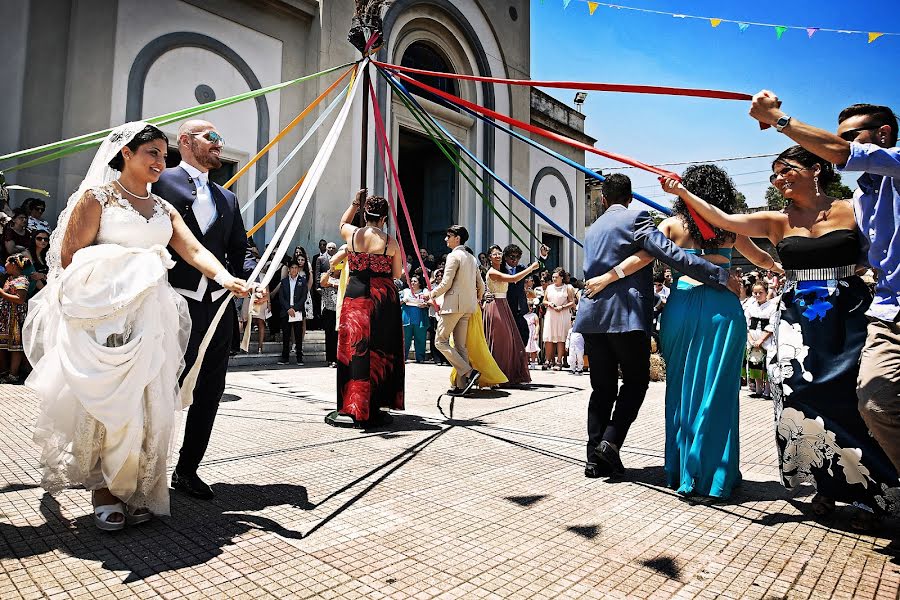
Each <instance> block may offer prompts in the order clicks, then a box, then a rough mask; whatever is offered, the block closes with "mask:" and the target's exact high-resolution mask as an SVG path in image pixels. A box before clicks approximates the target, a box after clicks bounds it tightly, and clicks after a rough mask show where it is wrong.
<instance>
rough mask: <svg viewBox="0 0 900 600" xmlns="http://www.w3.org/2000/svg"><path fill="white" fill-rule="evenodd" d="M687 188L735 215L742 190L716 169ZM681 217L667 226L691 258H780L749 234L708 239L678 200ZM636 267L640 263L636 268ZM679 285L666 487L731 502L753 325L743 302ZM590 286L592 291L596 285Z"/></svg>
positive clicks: (670, 353)
mask: <svg viewBox="0 0 900 600" xmlns="http://www.w3.org/2000/svg"><path fill="white" fill-rule="evenodd" d="M682 177H683V178H682V183H681V185H683V187H684V188H685V189H686V190H690V191H691V192H692V193H693V194H696V195H698V196H702V197H703V198H705V199H706V200H707V201H708V202H709V203H710V205H712V206H716V207H717V208H718V209H719V210H721V211H722V213H723V214H730V213H732V212H734V210H735V208H736V204H737V190H736V189H735V187H734V183H733V182H732V181H731V178H730V177H729V176H728V174H727V173H726V172H725V171H723V170H722V169H720V168H718V167H716V166H715V165H693V166H690V167H688V168H687V169H686V170H685V172H684V175H683V176H682ZM672 210H673V216H671V217H669V218H668V219H665V220H664V221H662V222H661V223H660V224H659V229H660V231H662V232H663V233H664V234H665V235H666V237H668V238H669V239H670V240H672V241H673V242H674V243H675V244H677V245H678V246H680V247H681V248H683V249H684V251H685V252H687V253H690V254H695V255H701V256H703V258H705V259H706V260H708V261H710V262H712V263H714V264H717V265H720V266H722V267H725V268H728V267H729V266H730V265H731V255H732V252H733V249H734V248H738V250H740V252H741V253H742V254H743V255H744V256H745V257H746V258H748V259H749V260H750V261H751V262H753V263H755V264H758V265H761V266H774V264H775V261H774V259H773V258H772V257H771V256H770V255H768V254H767V253H765V252H764V251H763V250H761V249H760V248H759V247H757V246H756V245H755V244H753V243H752V242H751V241H750V240H749V239H747V238H746V237H744V236H736V235H734V234H733V233H730V232H728V231H726V230H723V229H716V230H714V231H713V234H714V235H713V237H712V238H711V239H704V237H703V236H702V235H701V233H700V229H699V227H698V226H697V223H696V222H695V221H694V219H693V217H692V216H691V214H690V212H689V211H688V209H687V205H686V204H685V203H684V202H683V201H680V200H679V201H676V202H675V203H674V205H673V206H672ZM651 260H652V257H651V256H650V255H649V254H647V253H646V252H639V253H638V254H636V255H635V256H633V257H630V258H628V259H626V260H625V261H623V262H622V263H621V264H620V265H619V268H622V269H623V271H624V272H626V273H630V272H634V271H636V270H637V268H638V267H639V266H640V265H641V264H649V262H650V261H651ZM630 263H636V264H630ZM672 275H673V279H674V286H673V289H672V292H671V293H670V294H669V298H668V300H667V301H666V309H665V310H664V311H663V313H662V317H661V323H660V346H661V350H662V354H663V358H664V359H665V361H666V372H667V379H666V409H665V415H666V455H665V456H666V457H665V470H666V482H667V484H668V486H669V487H671V488H673V489H675V490H677V491H678V493H680V494H683V495H685V496H706V497H711V498H727V497H729V496H730V495H731V491H732V489H733V488H734V486H735V485H737V484H738V483H739V482H740V480H741V473H740V434H739V394H740V385H741V380H740V373H741V365H742V363H743V357H744V347H745V345H746V341H747V325H746V322H745V320H744V312H743V310H742V308H741V304H740V301H739V300H738V298H737V296H736V295H734V294H732V293H731V292H730V291H728V290H723V289H716V288H713V287H712V286H708V285H703V284H702V283H701V282H699V281H697V280H695V279H692V278H691V277H688V276H686V275H682V274H680V273H677V272H673V273H672ZM589 287H590V286H589Z"/></svg>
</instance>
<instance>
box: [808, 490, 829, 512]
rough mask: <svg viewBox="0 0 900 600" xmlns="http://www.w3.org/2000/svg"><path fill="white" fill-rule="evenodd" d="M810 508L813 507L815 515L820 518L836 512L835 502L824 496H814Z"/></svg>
mask: <svg viewBox="0 0 900 600" xmlns="http://www.w3.org/2000/svg"><path fill="white" fill-rule="evenodd" d="M810 506H812V511H813V514H815V515H816V516H818V517H827V516H828V515H830V514H831V513H833V512H834V500H833V499H831V498H829V497H827V496H823V495H822V494H816V495H815V496H813V499H812V502H810Z"/></svg>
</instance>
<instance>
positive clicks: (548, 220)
mask: <svg viewBox="0 0 900 600" xmlns="http://www.w3.org/2000/svg"><path fill="white" fill-rule="evenodd" d="M376 68H378V72H379V73H381V76H382V77H384V78H385V79H387V80H388V81H390V82H392V83H393V85H394V86H395V88H396V89H398V90H400V92H401V93H402V94H403V95H404V96H406V98H407V100H409V101H410V103H411V104H412V105H413V106H415V107H416V108H417V109H418V110H419V111H420V112H421V113H422V115H423V116H425V117H426V118H427V119H428V120H429V121H430V122H431V123H432V124H433V125H434V126H435V127H436V128H438V129H440V130H441V132H442V133H443V134H444V135H445V136H447V138H448V139H449V140H450V141H452V142H453V144H454V145H455V146H456V147H457V148H459V149H460V150H461V151H463V152H464V153H465V154H466V156H468V157H469V158H471V159H472V160H473V161H474V162H475V164H477V165H478V166H479V167H481V168H482V170H483V171H484V172H485V173H487V174H488V175H490V176H491V177H492V178H493V179H494V180H495V181H496V182H497V183H499V184H500V185H501V186H503V188H504V189H505V190H506V191H508V192H509V193H510V194H512V195H513V196H515V197H516V198H518V199H519V201H520V202H522V204H524V205H525V206H527V207H528V208H529V209H531V211H532V212H534V213H535V214H536V215H538V216H540V217H541V218H542V219H543V220H544V221H545V222H546V223H547V224H548V225H550V226H551V227H553V228H554V229H556V230H557V231H558V232H560V233H561V234H563V235H564V236H565V237H567V238H569V239H570V240H572V241H573V242H575V243H576V244H578V246H579V247H582V248H583V247H584V245H583V244H582V243H581V242H580V241H578V239H577V238H576V237H575V236H573V235H572V234H571V233H569V232H568V231H566V230H565V229H563V228H562V227H560V226H559V225H557V224H556V222H554V221H553V220H552V219H551V218H550V217H548V216H547V215H545V214H544V213H543V212H541V209H539V208H538V207H537V206H535V205H534V204H532V203H531V202H529V201H528V200H526V199H525V198H524V196H522V194H520V193H519V192H517V191H516V190H515V188H513V187H512V186H511V185H509V184H508V183H506V182H505V181H503V180H502V179H501V178H500V176H498V175H497V174H496V173H494V172H493V171H492V170H491V169H489V168H488V167H487V165H485V164H484V163H483V162H481V161H480V160H478V157H476V156H475V155H474V154H473V153H472V152H471V151H470V150H469V149H468V148H466V147H465V146H463V145H462V144H461V143H460V142H459V141H458V140H457V139H456V138H455V137H453V136H452V135H451V134H450V132H449V131H447V130H446V129H445V128H444V126H443V125H441V124H440V123H439V122H438V121H437V120H435V119H434V118H433V117H432V116H431V115H430V114H428V112H426V111H425V109H423V108H422V105H420V104H419V102H418V101H417V100H416V99H415V98H414V97H413V95H412V94H410V93H409V92H408V91H407V89H406V87H404V86H403V84H402V83H400V82H399V81H397V79H395V78H394V77H393V76H391V74H390V73H387V72H386V71H384V70H383V69H381V68H380V67H376Z"/></svg>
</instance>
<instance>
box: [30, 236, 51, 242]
mask: <svg viewBox="0 0 900 600" xmlns="http://www.w3.org/2000/svg"><path fill="white" fill-rule="evenodd" d="M34 240H35V241H36V242H49V241H50V238H45V237H36V238H34Z"/></svg>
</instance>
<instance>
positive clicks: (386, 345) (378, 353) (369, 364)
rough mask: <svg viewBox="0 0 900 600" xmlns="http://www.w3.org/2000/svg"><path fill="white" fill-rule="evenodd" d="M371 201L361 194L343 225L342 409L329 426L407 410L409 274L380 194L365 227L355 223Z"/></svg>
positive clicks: (380, 419) (375, 421)
mask: <svg viewBox="0 0 900 600" xmlns="http://www.w3.org/2000/svg"><path fill="white" fill-rule="evenodd" d="M365 198H366V190H365V189H362V190H360V191H359V192H357V193H356V197H355V198H354V200H353V203H352V204H351V205H350V206H349V207H348V208H347V210H346V211H345V212H344V216H343V217H342V218H341V223H340V228H341V236H342V237H343V238H344V240H345V241H346V242H347V250H348V256H347V268H349V269H350V271H349V279H348V281H347V290H346V292H345V294H344V301H343V304H342V306H341V321H340V328H339V329H338V349H337V410H336V411H334V412H331V413H329V415H328V416H327V417H326V418H325V422H326V423H328V424H329V425H338V426H356V427H367V426H377V425H381V424H384V423H386V422H389V421H390V415H389V414H388V413H387V410H388V409H395V410H402V409H403V388H404V379H405V373H404V358H405V357H404V356H403V322H402V319H401V312H400V295H399V293H398V291H397V286H396V285H395V284H394V279H398V278H400V276H401V275H402V273H403V264H402V260H401V257H400V246H399V245H398V244H397V242H396V241H395V240H394V239H392V238H391V237H390V236H388V235H387V233H385V232H384V225H385V223H386V222H387V214H388V204H387V201H386V200H385V199H384V198H382V197H380V196H370V197H369V198H368V199H366V200H365V206H364V211H363V218H364V220H365V223H366V224H365V226H364V227H354V226H353V225H351V222H352V221H353V217H354V216H355V215H356V213H357V212H358V211H359V208H360V204H361V203H362V201H363V199H365Z"/></svg>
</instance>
